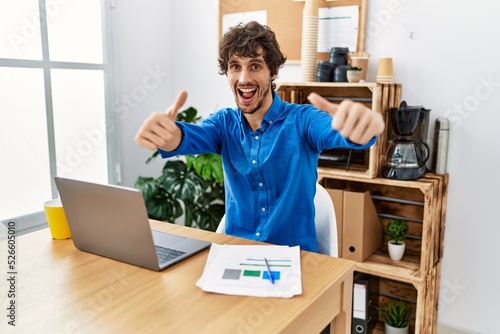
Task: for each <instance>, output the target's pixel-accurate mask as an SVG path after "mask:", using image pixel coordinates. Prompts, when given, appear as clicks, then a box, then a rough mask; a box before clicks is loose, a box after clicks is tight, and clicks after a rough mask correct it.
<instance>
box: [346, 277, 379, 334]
mask: <svg viewBox="0 0 500 334" xmlns="http://www.w3.org/2000/svg"><path fill="white" fill-rule="evenodd" d="M377 294H378V277H376V276H372V275H368V274H364V273H355V274H354V286H353V296H352V330H351V333H352V334H368V333H371V332H372V331H373V328H374V327H375V325H376V323H377V321H378V312H377V309H376V306H377V300H378V299H377Z"/></svg>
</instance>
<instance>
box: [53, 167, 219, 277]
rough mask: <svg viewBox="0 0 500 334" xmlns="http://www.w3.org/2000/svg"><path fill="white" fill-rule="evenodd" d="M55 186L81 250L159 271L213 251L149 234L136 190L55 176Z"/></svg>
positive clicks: (204, 244)
mask: <svg viewBox="0 0 500 334" xmlns="http://www.w3.org/2000/svg"><path fill="white" fill-rule="evenodd" d="M55 182H56V185H57V189H58V191H59V195H60V197H61V202H62V204H63V207H64V212H65V214H66V218H67V220H68V225H69V228H70V231H71V235H72V239H73V243H74V244H75V247H76V248H77V249H79V250H82V251H86V252H90V253H93V254H97V255H101V256H104V257H108V258H111V259H115V260H118V261H122V262H126V263H130V264H133V265H136V266H140V267H144V268H148V269H151V270H156V271H159V270H163V269H165V268H167V267H169V266H171V265H173V264H175V263H177V262H179V261H181V260H183V259H185V258H187V257H190V256H192V255H194V254H196V253H198V252H200V251H202V250H204V249H206V248H208V247H209V246H210V245H211V243H210V242H207V241H202V240H197V239H192V238H186V237H182V236H178V235H173V234H169V233H165V232H160V231H155V230H151V228H150V225H149V220H148V215H147V211H146V207H145V204H144V199H143V197H142V194H141V192H140V191H139V190H137V189H133V188H126V187H121V186H114V185H104V184H96V183H90V182H85V181H78V180H73V179H67V178H61V177H57V176H56V177H55ZM165 224H167V223H165Z"/></svg>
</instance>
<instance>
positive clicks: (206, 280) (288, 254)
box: [197, 244, 302, 298]
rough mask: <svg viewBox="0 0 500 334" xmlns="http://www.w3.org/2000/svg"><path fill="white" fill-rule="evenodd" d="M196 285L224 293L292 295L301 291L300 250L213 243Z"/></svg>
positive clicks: (287, 296) (285, 247)
mask: <svg viewBox="0 0 500 334" xmlns="http://www.w3.org/2000/svg"><path fill="white" fill-rule="evenodd" d="M266 260H267V264H266ZM197 285H198V286H199V287H201V288H202V289H203V290H205V291H210V292H217V293H224V294H236V295H251V296H263V297H264V296H275V297H284V298H290V297H292V296H293V295H297V294H301V293H302V282H301V273H300V249H299V247H288V246H255V245H251V246H249V245H216V244H213V245H212V247H211V249H210V253H209V256H208V259H207V263H206V265H205V269H204V271H203V274H202V277H201V278H200V279H199V280H198V282H197Z"/></svg>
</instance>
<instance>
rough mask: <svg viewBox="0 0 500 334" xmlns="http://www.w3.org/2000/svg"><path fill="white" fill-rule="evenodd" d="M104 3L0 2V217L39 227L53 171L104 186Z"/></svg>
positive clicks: (107, 143)
mask: <svg viewBox="0 0 500 334" xmlns="http://www.w3.org/2000/svg"><path fill="white" fill-rule="evenodd" d="M104 2H105V1H104V0H102V1H101V0H23V1H8V0H0V170H1V173H0V203H1V204H0V221H3V222H6V221H10V220H16V221H17V222H18V224H17V227H18V229H20V230H23V229H25V230H29V229H30V227H31V226H34V225H35V224H45V223H44V222H45V216H44V213H43V203H44V202H45V201H47V200H49V199H52V198H56V197H58V195H57V189H56V188H55V184H54V182H53V177H54V176H55V175H59V176H63V177H69V178H78V179H83V180H89V181H95V182H103V183H108V182H110V181H113V180H110V178H112V176H111V175H109V171H110V170H112V168H110V167H109V166H110V165H112V159H111V157H112V156H113V154H112V153H113V150H112V145H111V143H112V140H111V139H110V136H109V133H108V132H109V131H107V129H108V128H109V122H110V119H111V118H110V116H109V115H110V113H109V112H107V105H109V103H107V101H109V100H110V97H109V96H108V95H109V94H107V93H108V92H109V91H110V90H109V89H108V87H107V85H109V82H108V79H107V78H109V77H110V76H109V73H108V72H109V71H108V65H107V62H106V52H105V51H106V49H107V48H106V47H105V46H106V38H105V34H104V31H106V30H108V29H104V26H105V24H104V23H105V22H106V21H107V20H106V19H105V17H106V14H107V10H106V6H105V5H104Z"/></svg>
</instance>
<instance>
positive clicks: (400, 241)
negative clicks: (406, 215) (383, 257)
mask: <svg viewBox="0 0 500 334" xmlns="http://www.w3.org/2000/svg"><path fill="white" fill-rule="evenodd" d="M408 232H409V227H408V222H407V221H406V220H403V219H391V220H390V221H389V222H388V223H387V225H386V226H385V234H386V235H387V237H388V239H389V242H388V248H389V256H390V257H391V259H393V260H395V261H399V260H401V259H402V258H403V254H404V252H405V246H406V243H405V240H406V237H407V236H408Z"/></svg>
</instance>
